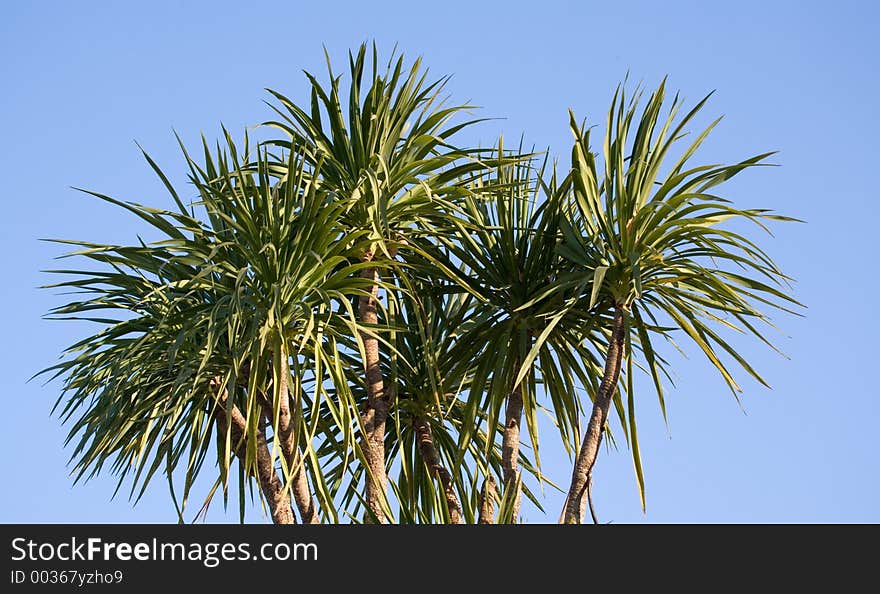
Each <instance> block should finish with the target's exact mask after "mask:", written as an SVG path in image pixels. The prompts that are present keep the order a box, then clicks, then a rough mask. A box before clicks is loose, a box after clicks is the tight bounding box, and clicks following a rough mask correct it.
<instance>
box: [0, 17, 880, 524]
mask: <svg viewBox="0 0 880 594" xmlns="http://www.w3.org/2000/svg"><path fill="white" fill-rule="evenodd" d="M296 4H300V3H293V2H280V1H279V2H260V1H256V0H254V1H251V2H235V3H232V2H229V3H227V2H201V3H200V2H187V3H182V2H173V3H172V2H168V3H165V2H148V3H140V2H126V3H122V2H114V3H111V2H54V3H52V2H41V3H36V2H17V3H10V4H8V5H7V6H6V7H5V8H4V18H3V19H2V21H0V49H2V54H3V56H4V60H3V61H2V64H0V80H2V83H3V84H2V92H0V124H2V127H0V129H2V131H3V143H2V148H0V157H2V160H0V162H2V163H3V165H4V168H5V171H6V182H4V184H3V189H2V199H3V206H4V211H5V212H6V215H5V216H4V221H5V224H4V228H3V231H2V234H0V241H2V250H0V253H2V258H3V268H4V270H5V271H6V272H5V282H4V283H3V284H2V288H0V300H2V302H0V312H2V313H0V315H2V316H3V325H2V327H3V333H4V337H5V339H4V340H3V341H2V347H0V348H2V356H0V366H2V370H0V377H2V381H3V388H4V389H3V398H4V401H3V402H4V404H3V407H2V410H3V411H4V414H3V415H2V419H3V420H2V430H0V471H2V472H0V476H3V477H4V481H3V488H2V489H0V521H5V522H11V521H20V522H43V521H63V522H80V521H92V522H169V521H175V514H174V509H173V507H172V505H171V503H170V500H169V498H168V497H167V493H166V488H165V485H164V484H163V483H162V482H161V481H160V482H157V483H156V484H155V485H154V486H153V487H152V488H151V490H150V491H149V492H148V494H147V495H146V496H145V498H144V499H143V500H142V502H141V503H140V504H139V505H138V506H137V507H136V508H132V506H131V504H130V503H129V502H128V501H127V500H126V498H125V497H124V496H121V497H118V498H116V499H113V500H111V494H112V492H113V487H114V484H115V483H114V480H113V479H112V478H109V477H108V478H103V477H102V478H98V479H95V480H93V481H91V482H89V483H87V484H85V485H80V486H76V487H71V482H70V479H69V477H68V474H67V473H68V468H67V466H66V461H67V457H68V455H69V451H66V450H64V449H62V444H63V440H64V436H65V433H66V430H65V429H64V428H62V427H61V426H60V423H59V421H58V419H57V418H54V417H50V416H49V409H50V407H51V405H52V403H53V402H54V400H55V398H56V397H57V393H58V384H57V383H56V384H50V385H48V386H44V385H42V384H41V383H40V382H38V381H35V382H31V383H25V382H26V380H27V378H28V377H29V376H30V375H31V374H33V373H34V372H35V371H37V370H39V369H41V368H43V367H45V366H47V365H49V364H52V363H53V362H54V361H55V358H56V357H57V355H58V353H60V351H61V349H62V348H63V347H64V346H66V345H67V344H69V343H71V342H72V341H73V340H74V339H75V338H76V337H77V336H81V335H82V332H84V331H85V330H86V328H85V327H83V326H74V325H68V324H62V323H59V322H48V321H44V320H42V319H41V315H42V314H43V313H45V312H46V311H47V310H48V309H49V308H50V307H52V306H53V305H58V304H59V303H60V302H61V300H62V297H61V296H58V295H56V294H53V293H52V292H51V291H46V290H38V289H37V288H36V287H37V286H38V285H40V284H43V283H45V282H47V278H46V276H45V275H42V274H41V273H39V270H40V269H44V268H50V267H52V264H53V263H52V258H53V257H54V256H56V255H58V254H59V249H58V247H56V246H53V245H50V244H45V243H41V242H38V241H37V238H39V237H72V238H78V239H88V240H95V241H119V242H130V241H132V240H134V238H135V235H136V233H138V232H140V231H142V230H143V227H142V226H140V225H138V224H137V222H136V221H135V220H133V219H132V218H130V217H127V216H125V215H124V213H122V212H121V211H118V210H115V209H113V208H111V207H108V206H106V205H102V204H99V203H98V202H97V201H96V200H89V199H88V198H85V197H84V196H83V195H81V194H78V193H76V192H74V191H73V190H71V189H69V186H79V187H86V188H90V189H94V190H97V191H101V192H104V193H108V194H111V195H115V196H118V197H123V198H127V199H132V200H136V201H141V202H146V203H148V204H154V205H160V206H164V205H167V204H168V202H167V198H166V195H165V193H164V192H163V190H162V189H161V186H160V184H159V182H158V181H157V180H156V179H155V178H154V177H153V176H152V174H151V172H150V171H149V168H148V166H147V165H146V164H145V163H144V161H143V160H142V159H141V157H140V156H139V153H138V150H137V147H136V146H135V144H134V140H137V141H138V142H139V143H141V144H142V145H143V146H144V147H145V148H146V149H147V150H148V151H149V152H150V153H151V154H152V155H153V157H154V158H155V159H156V160H157V161H158V162H159V163H160V164H162V165H163V167H165V168H166V170H167V171H169V172H170V173H171V174H172V177H173V178H174V179H175V180H177V181H179V182H180V183H181V184H182V183H183V181H184V179H185V178H184V171H183V167H182V163H181V159H180V157H179V154H178V151H177V148H176V144H175V140H174V137H173V134H172V128H174V129H176V130H177V131H178V132H179V133H180V135H181V136H182V138H183V139H184V141H185V142H187V143H189V144H193V143H196V142H198V135H199V133H200V132H202V131H204V132H205V134H206V135H207V136H208V137H209V138H214V137H216V135H217V133H218V130H219V123H220V122H221V121H222V122H223V123H224V124H225V125H226V126H227V127H229V128H230V129H231V130H233V131H238V130H240V129H241V128H242V127H243V126H245V125H251V124H255V123H258V122H260V121H262V120H263V119H265V118H267V116H268V114H269V110H268V108H267V107H266V106H265V105H264V104H263V103H262V100H263V99H265V98H266V97H267V95H266V93H265V92H264V91H263V90H262V89H263V88H264V87H272V88H276V89H279V90H281V91H283V92H285V93H286V94H288V95H289V96H292V97H294V98H296V99H305V98H306V95H305V91H306V86H305V79H304V77H303V76H302V74H301V69H303V68H307V69H310V70H312V71H320V70H321V68H322V65H323V55H322V49H321V45H322V44H325V45H326V46H327V48H328V50H329V51H330V52H331V55H332V56H334V57H335V58H336V61H337V63H338V65H339V66H340V70H341V69H342V66H343V65H344V62H343V61H342V58H343V56H344V55H345V53H344V52H345V51H346V50H347V49H348V48H350V47H355V46H356V45H357V44H359V43H360V42H361V41H364V40H368V39H376V40H377V42H378V43H379V44H380V47H381V48H384V49H385V50H386V51H387V50H388V49H390V47H391V45H392V44H393V43H395V42H397V43H398V44H399V46H400V48H401V49H402V50H404V51H405V52H406V53H407V55H410V56H415V55H418V54H421V55H423V56H424V59H425V61H426V63H427V64H428V65H429V66H430V68H431V71H432V72H433V73H434V74H436V75H438V76H439V75H443V74H447V73H451V74H454V78H453V79H452V81H451V83H450V86H449V90H450V91H451V92H452V94H453V96H454V98H455V99H458V100H462V101H465V100H470V101H472V102H473V103H475V104H477V105H480V106H483V109H482V112H481V113H484V114H485V115H488V116H497V117H503V118H505V119H503V120H497V121H493V122H490V123H488V124H486V125H484V126H482V127H481V128H480V129H479V130H478V131H475V132H473V133H472V135H471V137H470V139H471V140H474V141H476V140H479V139H482V141H483V144H489V143H491V142H492V141H493V140H494V138H495V136H496V135H497V134H498V133H499V132H504V133H505V134H506V135H507V136H508V137H519V135H520V134H521V133H523V134H525V139H526V141H527V142H529V143H534V144H535V145H536V146H539V147H544V146H548V145H549V146H550V147H551V148H552V149H553V151H554V152H555V153H556V154H559V155H562V157H563V158H565V155H566V153H567V151H568V150H569V147H570V137H569V132H568V129H567V118H568V116H567V109H568V108H569V107H572V108H574V109H575V111H576V112H577V114H578V115H579V116H587V117H589V118H590V119H591V120H592V121H594V122H595V121H599V120H600V119H601V118H602V117H603V116H604V111H605V109H606V108H607V105H608V103H609V101H610V98H611V94H612V92H613V89H614V86H615V85H616V84H617V82H618V81H619V80H621V79H622V78H623V77H624V76H625V74H626V73H627V71H629V73H630V79H631V80H633V79H634V80H637V81H638V80H644V81H645V83H646V84H648V85H654V84H656V83H657V82H658V81H659V80H660V79H661V77H662V76H663V75H665V74H669V77H670V85H671V86H672V87H673V88H676V89H681V91H682V93H683V94H684V95H685V96H686V97H687V98H688V99H689V100H691V101H695V100H697V99H699V98H700V97H702V96H703V95H704V94H705V93H707V92H708V91H710V90H712V89H717V93H716V95H715V97H713V99H712V100H711V102H710V104H709V106H708V108H707V110H706V111H707V115H710V114H711V115H714V114H724V115H725V119H724V121H723V122H722V124H721V125H720V126H719V127H718V128H717V129H716V131H715V133H714V139H712V140H711V141H710V142H709V143H708V145H707V147H706V151H705V152H704V153H703V158H704V159H705V160H706V161H709V162H714V161H717V160H726V161H731V160H734V159H738V158H742V157H746V156H750V155H752V154H756V153H758V152H763V151H765V150H779V151H780V153H779V155H778V156H777V157H776V162H777V163H779V164H781V165H782V166H781V167H779V168H772V169H762V170H760V171H752V172H750V173H748V174H744V175H743V176H742V179H737V180H736V182H735V183H734V184H732V185H731V187H730V192H729V195H730V196H731V197H733V198H734V199H735V200H736V201H737V204H739V205H742V206H756V207H768V208H773V209H776V210H780V211H783V212H784V213H786V214H789V215H792V216H796V217H799V218H801V219H804V220H806V221H807V223H806V224H803V225H786V226H777V227H776V230H777V233H776V237H775V239H772V240H768V241H764V243H763V244H764V245H765V246H766V247H767V248H768V249H769V251H770V252H771V254H773V255H774V256H775V257H776V259H777V261H778V263H779V264H780V265H781V266H782V268H783V269H784V270H786V271H787V272H788V273H789V274H791V275H793V276H794V277H795V278H796V279H797V284H796V286H795V289H796V295H797V297H798V298H799V299H800V300H801V301H802V302H804V303H805V304H806V305H807V306H808V309H807V310H806V317H805V318H803V319H796V318H791V317H789V318H784V317H782V318H779V320H778V321H779V324H780V326H781V328H782V330H783V331H784V334H783V335H780V336H779V338H778V342H779V344H780V345H781V346H782V348H783V350H784V351H785V352H786V353H787V354H788V355H789V356H790V360H787V359H785V358H782V357H779V356H777V355H775V354H774V353H772V352H769V351H767V350H765V349H761V348H758V347H757V346H756V345H755V344H753V343H747V344H744V346H743V353H744V354H745V355H746V356H747V357H748V358H750V359H752V360H754V361H756V362H757V363H758V365H759V367H760V369H761V370H762V371H763V372H765V375H766V377H767V378H768V380H769V381H770V383H771V385H772V386H773V390H766V389H762V388H760V387H758V386H756V385H754V384H751V383H744V386H745V387H746V393H745V395H744V397H743V403H744V408H745V411H746V413H747V414H743V412H742V410H741V409H740V408H739V407H738V405H737V404H736V402H735V401H734V400H733V398H732V397H731V396H730V394H729V393H728V392H726V389H725V388H724V386H723V384H722V382H721V380H720V379H719V378H718V377H716V375H715V374H714V372H713V371H712V370H711V369H710V368H709V366H708V365H707V364H705V363H704V362H703V361H702V360H700V359H699V358H698V357H696V356H694V357H692V358H691V359H690V360H685V359H681V358H679V359H675V361H676V370H677V373H678V375H679V380H678V382H677V387H676V388H675V389H673V390H671V393H670V394H669V396H668V407H669V419H670V422H669V427H668V430H667V428H666V427H665V426H664V425H663V422H662V419H661V417H660V413H659V409H658V407H657V405H656V401H655V400H654V399H653V396H651V395H650V392H649V391H647V390H645V391H644V392H643V394H644V396H643V397H642V399H641V400H640V415H639V420H640V427H641V428H640V434H641V439H642V448H643V456H644V462H645V465H646V480H647V493H648V512H647V514H644V515H643V514H642V512H641V510H640V506H639V503H638V495H637V490H636V487H635V483H634V479H633V473H632V468H631V462H630V458H629V454H628V452H626V451H625V450H621V451H619V452H614V451H611V452H603V453H602V456H601V458H600V461H599V464H598V466H597V470H596V487H595V501H596V505H597V508H598V512H599V515H600V518H601V519H602V520H603V521H614V522H774V521H778V522H825V521H829V522H840V521H870V522H877V521H880V510H878V506H877V492H878V489H880V464H878V459H880V458H878V447H877V445H878V438H877V429H876V427H877V423H878V421H880V398H878V397H880V390H878V388H877V381H876V375H875V374H876V370H877V367H878V366H877V363H876V337H877V336H878V334H880V327H878V321H877V320H878V316H877V315H876V313H875V310H874V309H873V308H872V307H870V303H876V295H875V294H876V291H877V289H878V280H877V275H876V274H875V271H874V268H875V266H874V258H875V257H876V249H875V246H876V244H875V243H874V241H875V239H876V238H877V227H876V224H877V223H876V220H877V219H876V212H877V211H876V208H877V207H876V204H877V197H876V193H877V184H876V182H874V181H872V179H873V176H874V175H875V172H876V171H877V159H878V156H880V155H878V149H877V146H878V143H877V139H878V138H880V118H878V117H877V108H876V103H877V96H878V91H880V83H878V79H877V72H878V57H880V46H878V41H877V39H878V37H877V35H876V32H877V30H878V26H880V22H878V20H880V19H878V9H877V8H876V6H875V3H873V2H848V1H840V2H834V3H826V2H782V1H767V0H761V1H757V2H755V1H744V2H737V3H727V2H726V3H717V2H680V1H665V2H570V3H563V2H555V1H550V0H547V1H544V2H529V3H525V2H523V3H519V2H510V1H507V2H473V1H467V2H459V1H452V0H447V1H444V2H436V3H420V2H383V1H377V2H352V3H349V4H348V5H344V4H343V3H330V2H327V3H308V4H306V3H303V4H304V5H305V6H303V7H296V6H295V5H296ZM550 441H552V440H551V435H550V433H546V434H545V436H544V440H543V442H544V443H545V445H544V447H545V449H547V450H548V451H547V452H545V454H544V456H545V457H546V458H547V459H546V460H545V464H546V470H547V471H548V472H549V473H550V475H551V476H552V477H554V478H556V479H557V480H558V481H559V482H560V483H565V482H566V480H567V478H568V474H569V465H568V461H567V460H566V459H565V458H564V457H562V456H561V455H560V454H558V453H557V454H556V455H553V454H551V453H550V452H549V450H551V449H552V448H550V446H549V442H550ZM560 504H561V497H560V496H558V495H556V494H549V493H548V496H547V507H548V509H549V513H548V515H547V516H546V517H543V516H540V515H539V514H537V513H536V512H535V511H534V510H526V516H527V519H529V520H533V521H548V520H549V521H554V520H555V519H556V515H557V514H558V512H559V507H560ZM192 511H193V512H194V511H195V509H194V508H193V509H192ZM235 513H236V512H235V511H234V510H233V511H230V513H229V514H228V516H224V514H223V513H222V509H221V508H220V507H219V506H215V507H214V508H213V511H212V513H211V515H210V516H209V519H210V520H212V521H224V520H226V521H234V520H235V519H236V517H235ZM249 519H250V520H252V521H261V519H262V518H261V517H260V515H259V513H257V512H253V513H251V514H250V516H249Z"/></svg>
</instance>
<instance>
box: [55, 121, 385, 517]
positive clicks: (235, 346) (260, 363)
mask: <svg viewBox="0 0 880 594" xmlns="http://www.w3.org/2000/svg"><path fill="white" fill-rule="evenodd" d="M226 139H227V146H226V148H225V149H223V150H221V149H220V147H219V146H218V148H217V154H216V156H214V157H212V156H211V154H210V151H209V149H208V146H207V144H205V146H204V148H205V163H203V164H202V165H199V164H197V163H196V162H195V161H194V160H193V159H192V158H190V157H189V155H186V159H187V162H188V163H189V166H190V168H191V175H190V181H191V182H192V183H193V184H194V186H195V187H196V189H197V191H198V193H199V199H198V201H197V202H196V203H195V204H193V205H192V206H191V207H188V206H187V205H186V204H185V203H184V202H183V200H182V199H181V198H180V197H179V195H178V193H177V192H176V191H175V189H174V188H173V187H172V185H171V184H170V183H169V182H168V179H167V178H166V176H165V175H164V174H163V173H162V171H161V170H160V169H159V168H158V166H156V164H155V163H154V162H153V161H152V160H151V159H150V158H149V157H148V156H147V157H146V158H147V160H148V161H149V163H150V165H151V166H152V167H153V168H154V169H155V171H156V173H157V174H158V175H159V176H160V178H161V179H162V181H163V182H164V183H165V185H166V187H167V189H168V191H169V193H170V194H171V197H172V198H173V200H174V202H175V204H176V207H177V210H176V211H167V210H161V209H156V208H150V207H146V206H142V205H139V204H134V203H130V202H123V201H120V200H117V199H115V198H112V197H109V196H105V195H102V194H97V193H93V192H89V193H90V194H93V195H94V196H97V197H98V198H100V199H102V200H105V201H107V202H109V203H111V204H114V205H117V206H120V207H122V208H125V209H126V210H128V211H130V212H132V213H133V214H135V215H136V216H138V217H140V218H141V219H143V220H144V221H146V222H147V223H149V224H150V225H151V226H152V227H153V229H154V231H156V232H158V233H160V234H161V238H160V239H159V240H157V241H155V242H152V243H149V244H144V243H140V244H139V245H131V246H119V245H101V244H93V243H87V242H81V241H70V242H64V243H70V244H73V245H75V246H77V247H78V248H79V249H78V250H77V251H75V252H73V253H72V254H70V255H78V256H81V257H85V258H87V259H89V260H91V261H93V262H97V263H101V264H103V265H105V269H104V270H94V269H75V270H55V271H52V272H55V273H60V274H63V275H65V277H66V280H63V281H62V282H60V283H58V284H57V285H54V286H58V287H63V288H68V289H72V290H74V291H77V292H81V293H83V294H84V297H83V298H82V299H81V300H79V301H74V302H72V303H69V304H67V305H64V306H62V307H59V308H57V309H55V310H54V311H53V313H54V315H55V317H60V318H65V319H83V318H84V319H88V320H91V321H93V322H96V323H97V324H99V326H100V330H99V331H97V332H96V333H94V334H92V335H91V336H88V337H86V338H84V339H83V340H81V341H79V342H77V343H76V344H74V345H72V346H71V347H70V348H69V349H68V350H67V352H66V354H67V355H68V356H67V358H66V359H65V360H64V361H62V362H61V363H59V364H57V365H55V366H54V367H52V368H50V369H48V370H46V371H47V372H49V371H54V372H55V374H56V375H63V376H64V388H63V393H62V396H61V397H60V398H59V400H58V403H56V407H57V406H59V405H60V404H61V402H62V400H63V398H64V396H65V395H67V396H68V398H67V401H66V403H64V405H63V407H62V416H63V418H64V419H65V420H72V419H75V420H74V423H73V426H72V428H71V430H70V434H69V438H68V439H69V440H72V439H74V438H78V441H77V445H76V448H75V450H74V453H73V459H75V460H76V466H75V470H76V472H77V480H78V479H79V478H81V477H83V476H91V475H93V474H95V473H97V472H98V471H100V470H101V469H102V468H103V466H104V465H105V463H108V462H111V461H112V470H113V472H115V473H117V474H118V475H119V476H120V486H121V484H122V482H123V481H124V480H125V478H126V477H132V485H131V489H132V491H131V492H132V494H134V492H135V489H137V488H139V492H138V494H137V496H138V497H140V496H141V495H142V494H143V492H144V490H145V489H146V487H147V485H148V484H149V483H150V480H151V478H153V477H154V475H155V473H156V471H157V470H159V468H160V467H164V474H165V475H166V476H167V479H168V482H169V485H170V487H171V491H172V496H174V493H175V491H174V485H173V474H174V471H175V469H177V468H178V467H181V466H182V467H183V468H184V469H185V474H184V485H183V492H182V498H181V503H180V505H179V507H178V514H179V515H180V518H181V520H182V519H183V512H184V507H185V505H186V502H187V499H188V496H189V492H190V489H191V487H192V485H193V482H194V480H195V478H196V476H197V475H198V474H199V473H200V471H201V469H202V467H203V464H204V462H205V459H206V457H207V455H208V453H209V451H210V450H211V449H212V447H213V446H216V451H217V456H218V459H217V468H218V471H219V472H218V477H217V479H216V482H215V486H214V489H213V490H212V491H211V494H210V495H209V497H208V499H207V500H206V502H205V505H207V504H208V502H209V501H210V498H211V495H213V493H214V492H215V491H216V489H217V488H218V487H219V486H222V488H223V494H224V501H225V500H226V497H227V485H228V481H229V478H230V463H231V462H232V461H233V460H235V459H236V458H237V460H238V469H239V472H238V476H239V480H240V486H239V492H240V494H241V497H240V499H241V506H242V507H241V515H242V519H243V517H244V503H245V502H244V492H245V491H244V487H245V484H246V483H247V482H248V481H250V480H255V481H256V482H257V484H258V485H259V487H260V489H261V494H262V499H263V501H264V502H265V504H266V505H267V506H268V509H269V512H270V515H271V517H272V520H273V521H274V522H276V523H293V522H295V521H296V516H295V514H294V511H293V509H292V501H291V494H292V496H293V497H292V500H293V503H295V506H296V508H297V510H298V512H299V520H300V521H302V522H305V523H313V522H317V521H319V519H320V515H321V514H323V515H324V516H325V517H328V518H331V519H333V518H334V517H335V510H334V508H333V505H332V500H333V495H332V493H331V491H330V489H329V488H328V486H327V484H326V483H325V481H324V480H323V477H322V475H321V474H320V472H319V468H318V461H317V457H316V452H315V448H314V446H313V445H312V444H313V438H314V436H315V434H316V431H318V428H319V424H318V423H317V421H319V420H320V419H318V418H317V416H316V414H317V411H318V410H319V408H320V407H319V406H317V405H316V403H317V402H320V401H321V399H322V398H326V394H327V385H332V386H336V388H337V392H339V391H340V390H341V391H342V393H345V390H344V387H345V386H346V381H345V378H344V377H342V376H341V375H339V374H338V373H337V371H336V370H337V369H338V366H337V365H335V346H334V344H335V342H337V341H338V340H339V339H340V337H341V336H347V335H349V334H351V332H353V331H355V330H356V329H357V326H356V319H355V318H354V316H345V315H340V314H339V313H337V311H336V310H337V309H338V308H337V306H336V305H335V304H336V303H339V302H347V301H348V299H350V298H352V296H354V297H357V296H362V295H365V294H369V290H370V286H371V283H370V282H369V281H364V280H363V279H361V278H360V274H359V273H360V271H361V270H362V269H363V268H364V267H365V266H364V264H362V263H360V262H359V258H358V256H359V254H360V253H361V252H360V250H362V249H363V248H362V244H363V241H364V236H365V234H364V233H354V234H352V233H349V230H348V229H343V228H342V227H341V226H340V224H339V223H338V219H339V217H340V214H341V212H342V210H343V208H344V205H343V204H342V203H340V202H338V201H335V200H331V199H330V197H329V196H328V195H327V193H326V192H324V191H323V190H321V189H320V188H319V187H318V186H317V185H316V184H314V183H313V182H312V179H314V177H315V176H316V175H319V173H320V172H319V171H318V170H317V169H316V170H309V171H307V167H308V166H307V164H306V161H305V160H304V159H303V158H302V156H301V155H300V154H298V153H297V152H296V151H292V152H290V154H289V155H288V159H287V161H286V166H285V167H284V168H283V170H279V168H278V167H277V162H276V161H275V160H272V161H271V162H270V160H269V158H268V156H267V155H266V154H265V152H261V153H259V154H258V155H257V158H256V159H255V160H253V159H251V160H253V165H252V166H251V167H250V168H246V167H245V165H244V162H245V161H246V160H248V159H250V156H249V148H248V144H247V140H245V147H244V152H243V153H239V151H238V150H237V148H236V145H235V144H234V143H233V141H232V140H231V138H230V137H229V135H228V134H227V135H226ZM181 146H182V145H181ZM184 153H185V154H186V151H185V149H184ZM145 156H146V153H145ZM270 164H271V165H272V166H273V171H274V175H273V174H272V173H270V171H269V167H270ZM279 174H283V175H279ZM197 211H199V212H200V213H202V216H199V215H198V214H197ZM340 238H344V240H340ZM44 373H45V372H44ZM309 384H311V390H307V387H308V385H309ZM340 387H341V388H340ZM351 406H352V408H353V407H354V406H355V405H354V404H353V403H352V404H351ZM269 431H271V433H269ZM215 441H216V444H215ZM276 463H277V464H279V465H280V468H281V473H280V475H279V473H278V472H277V470H276ZM132 475H133V476H132ZM309 479H311V481H309ZM309 482H311V486H310V485H309ZM313 492H314V493H317V496H318V501H317V503H316V501H315V499H314V497H313V495H312V493H313ZM175 505H177V498H176V497H175Z"/></svg>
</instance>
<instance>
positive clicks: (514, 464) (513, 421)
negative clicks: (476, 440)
mask: <svg viewBox="0 0 880 594" xmlns="http://www.w3.org/2000/svg"><path fill="white" fill-rule="evenodd" d="M515 369H517V370H518V369H519V365H518V364H517V365H516V367H515ZM522 412H523V397H522V382H520V383H519V385H518V386H517V387H516V388H514V389H513V390H511V392H510V395H509V396H508V397H507V405H506V407H505V410H504V436H503V438H502V441H501V468H502V471H503V472H504V497H505V498H506V499H509V498H510V497H513V498H514V499H513V503H512V505H513V515H512V516H511V517H512V518H513V521H514V522H515V521H516V518H517V516H518V515H519V504H520V499H521V497H522V494H521V489H520V487H521V486H520V485H519V432H520V431H519V430H520V425H521V424H522ZM511 493H513V495H511Z"/></svg>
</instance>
